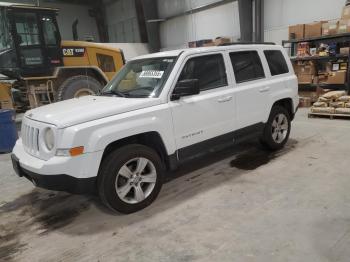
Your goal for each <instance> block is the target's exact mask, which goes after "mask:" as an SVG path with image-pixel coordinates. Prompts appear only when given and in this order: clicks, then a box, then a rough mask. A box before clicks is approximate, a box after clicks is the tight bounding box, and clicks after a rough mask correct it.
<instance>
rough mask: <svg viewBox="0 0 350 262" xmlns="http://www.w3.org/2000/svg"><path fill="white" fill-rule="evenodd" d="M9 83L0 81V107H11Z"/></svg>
mask: <svg viewBox="0 0 350 262" xmlns="http://www.w3.org/2000/svg"><path fill="white" fill-rule="evenodd" d="M13 106H14V105H13V101H12V96H11V84H7V83H0V108H2V109H13Z"/></svg>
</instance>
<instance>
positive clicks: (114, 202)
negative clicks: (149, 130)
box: [98, 145, 164, 214]
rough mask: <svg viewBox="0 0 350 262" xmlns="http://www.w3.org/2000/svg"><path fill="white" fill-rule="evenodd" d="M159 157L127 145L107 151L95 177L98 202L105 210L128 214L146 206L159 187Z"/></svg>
mask: <svg viewBox="0 0 350 262" xmlns="http://www.w3.org/2000/svg"><path fill="white" fill-rule="evenodd" d="M163 172H164V167H163V163H162V161H161V159H160V157H159V155H158V154H157V153H156V152H155V151H154V150H153V149H151V148H148V147H146V146H143V145H128V146H124V147H122V148H119V149H117V150H115V151H113V152H111V153H110V154H109V155H108V156H107V157H106V158H105V159H104V161H103V162H102V165H101V168H100V171H99V176H98V191H99V195H100V198H101V200H102V201H103V202H104V204H105V205H107V206H108V207H109V208H111V209H113V210H116V211H119V212H121V213H125V214H129V213H133V212H136V211H139V210H141V209H143V208H145V207H147V206H148V205H150V204H151V203H152V202H153V201H154V200H155V199H156V197H157V196H158V194H159V192H160V189H161V187H162V184H163Z"/></svg>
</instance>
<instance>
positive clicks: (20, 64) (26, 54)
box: [0, 3, 63, 79]
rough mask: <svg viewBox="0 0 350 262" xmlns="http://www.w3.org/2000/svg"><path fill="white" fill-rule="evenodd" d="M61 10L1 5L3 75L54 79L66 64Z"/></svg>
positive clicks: (18, 77)
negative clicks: (56, 71) (60, 67)
mask: <svg viewBox="0 0 350 262" xmlns="http://www.w3.org/2000/svg"><path fill="white" fill-rule="evenodd" d="M57 12H58V10H56V9H52V8H44V7H37V6H31V5H17V4H10V3H8V4H7V3H0V73H1V74H3V75H6V76H8V77H11V78H15V79H20V78H24V77H28V76H30V77H40V76H46V75H51V74H52V72H53V71H54V68H55V67H57V66H61V65H62V64H63V58H62V51H61V35H60V32H59V29H58V25H57V21H56V15H57Z"/></svg>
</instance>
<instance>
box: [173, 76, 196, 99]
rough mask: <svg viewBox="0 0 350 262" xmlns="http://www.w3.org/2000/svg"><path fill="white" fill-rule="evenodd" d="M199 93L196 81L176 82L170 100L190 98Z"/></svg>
mask: <svg viewBox="0 0 350 262" xmlns="http://www.w3.org/2000/svg"><path fill="white" fill-rule="evenodd" d="M199 93H200V90H199V85H198V79H186V80H181V81H179V82H177V84H176V86H175V89H174V91H173V94H172V95H171V100H172V101H174V100H179V99H180V97H182V96H192V95H197V94H199Z"/></svg>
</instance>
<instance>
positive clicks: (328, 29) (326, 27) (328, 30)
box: [322, 20, 339, 36]
mask: <svg viewBox="0 0 350 262" xmlns="http://www.w3.org/2000/svg"><path fill="white" fill-rule="evenodd" d="M338 26H339V21H338V20H336V21H328V22H327V23H324V24H322V35H323V36H327V35H336V34H338Z"/></svg>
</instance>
